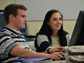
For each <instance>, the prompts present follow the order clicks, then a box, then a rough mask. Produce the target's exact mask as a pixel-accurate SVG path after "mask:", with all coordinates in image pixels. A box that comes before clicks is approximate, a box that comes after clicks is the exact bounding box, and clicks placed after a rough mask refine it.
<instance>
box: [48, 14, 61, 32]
mask: <svg viewBox="0 0 84 63" xmlns="http://www.w3.org/2000/svg"><path fill="white" fill-rule="evenodd" d="M48 25H49V26H50V27H51V29H52V31H58V30H60V28H61V26H62V16H61V14H60V13H59V12H56V13H53V14H52V16H51V18H50V21H49V22H48Z"/></svg>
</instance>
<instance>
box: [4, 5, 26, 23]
mask: <svg viewBox="0 0 84 63" xmlns="http://www.w3.org/2000/svg"><path fill="white" fill-rule="evenodd" d="M18 9H21V10H27V8H26V7H25V6H24V5H21V4H10V5H7V6H6V7H5V9H4V17H5V20H6V24H8V23H9V15H10V14H13V15H14V16H15V17H16V16H17V14H18Z"/></svg>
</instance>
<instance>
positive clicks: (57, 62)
mask: <svg viewBox="0 0 84 63" xmlns="http://www.w3.org/2000/svg"><path fill="white" fill-rule="evenodd" d="M46 63H66V61H65V60H56V61H53V62H46Z"/></svg>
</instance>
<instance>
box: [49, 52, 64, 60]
mask: <svg viewBox="0 0 84 63" xmlns="http://www.w3.org/2000/svg"><path fill="white" fill-rule="evenodd" d="M60 54H63V55H64V53H63V52H54V53H52V54H49V58H52V59H55V60H60V58H62V56H61V55H60Z"/></svg>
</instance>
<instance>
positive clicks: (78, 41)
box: [69, 11, 84, 46]
mask: <svg viewBox="0 0 84 63" xmlns="http://www.w3.org/2000/svg"><path fill="white" fill-rule="evenodd" d="M74 45H84V11H80V12H79V15H78V18H77V22H76V24H75V27H74V30H73V33H72V37H71V40H70V43H69V46H74Z"/></svg>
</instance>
